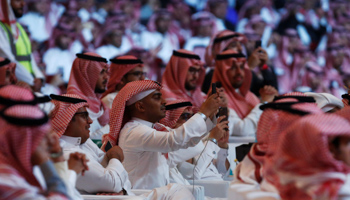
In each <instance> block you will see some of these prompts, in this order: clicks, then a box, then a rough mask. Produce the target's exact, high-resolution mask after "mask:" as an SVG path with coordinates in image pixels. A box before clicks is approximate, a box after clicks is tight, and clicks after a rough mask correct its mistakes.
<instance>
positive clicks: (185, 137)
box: [126, 114, 208, 153]
mask: <svg viewBox="0 0 350 200" xmlns="http://www.w3.org/2000/svg"><path fill="white" fill-rule="evenodd" d="M207 132H208V131H207V126H206V123H205V121H204V120H203V118H202V117H201V116H200V115H199V114H195V115H194V116H193V117H191V118H190V119H189V120H188V121H187V122H186V123H184V124H183V125H182V126H180V127H178V128H176V129H170V130H169V132H165V131H157V130H155V129H153V128H151V127H148V126H136V127H135V128H133V129H131V130H130V131H129V133H126V134H127V135H128V136H127V137H128V146H129V147H130V148H132V149H137V150H140V151H152V152H161V153H168V152H171V151H176V150H178V149H181V148H188V147H190V146H195V145H196V144H198V143H199V141H200V140H201V139H202V138H203V137H205V136H206V135H207ZM140 141H142V144H141V145H140Z"/></svg>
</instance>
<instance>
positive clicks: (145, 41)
mask: <svg viewBox="0 0 350 200" xmlns="http://www.w3.org/2000/svg"><path fill="white" fill-rule="evenodd" d="M150 38H152V39H150ZM141 44H142V47H143V48H144V49H147V50H150V49H155V48H156V47H157V46H158V45H161V47H162V48H161V50H160V51H159V52H158V54H157V56H158V57H159V58H160V59H162V61H163V63H164V64H167V63H168V62H169V60H170V57H171V55H172V54H173V50H178V49H179V48H180V45H179V40H178V38H177V37H176V35H171V34H169V33H166V34H165V35H162V34H161V33H159V32H152V33H151V32H148V31H144V32H142V34H141Z"/></svg>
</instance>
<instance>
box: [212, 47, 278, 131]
mask: <svg viewBox="0 0 350 200" xmlns="http://www.w3.org/2000/svg"><path fill="white" fill-rule="evenodd" d="M215 65H216V67H215V70H214V75H213V79H212V83H217V82H220V83H221V84H222V87H223V88H224V89H225V93H226V96H227V100H228V108H229V118H228V120H229V131H230V135H237V136H249V135H250V136H251V135H255V133H256V128H257V125H258V121H259V118H260V115H261V113H262V111H261V110H260V109H259V106H260V105H261V104H260V102H262V103H266V102H271V101H272V100H273V98H274V96H276V95H277V94H278V93H277V90H276V89H275V88H273V87H271V86H264V88H262V89H260V96H261V100H259V99H258V97H256V96H255V95H254V94H253V93H252V92H250V91H249V88H250V83H251V78H252V75H251V71H250V70H249V67H248V65H247V62H246V58H245V56H244V55H243V54H241V53H238V52H236V51H233V50H227V51H224V52H223V53H222V54H219V55H218V56H217V57H216V62H215Z"/></svg>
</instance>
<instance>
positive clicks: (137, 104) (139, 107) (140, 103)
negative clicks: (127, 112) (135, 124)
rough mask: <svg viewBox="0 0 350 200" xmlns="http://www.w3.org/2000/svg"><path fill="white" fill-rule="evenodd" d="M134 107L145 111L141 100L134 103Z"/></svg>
mask: <svg viewBox="0 0 350 200" xmlns="http://www.w3.org/2000/svg"><path fill="white" fill-rule="evenodd" d="M135 108H136V110H137V111H139V112H141V113H143V112H145V111H146V109H145V104H144V103H143V102H142V101H138V102H136V103H135Z"/></svg>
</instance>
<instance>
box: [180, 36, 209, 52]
mask: <svg viewBox="0 0 350 200" xmlns="http://www.w3.org/2000/svg"><path fill="white" fill-rule="evenodd" d="M209 43H210V37H197V36H195V37H191V38H189V39H188V40H186V43H185V46H184V49H186V50H189V51H193V50H194V48H195V47H196V46H204V47H207V46H208V45H209Z"/></svg>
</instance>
